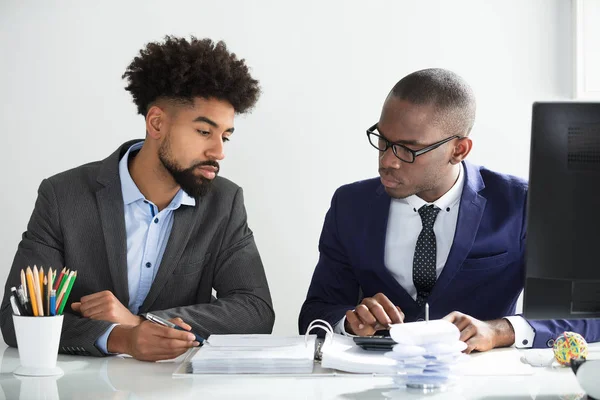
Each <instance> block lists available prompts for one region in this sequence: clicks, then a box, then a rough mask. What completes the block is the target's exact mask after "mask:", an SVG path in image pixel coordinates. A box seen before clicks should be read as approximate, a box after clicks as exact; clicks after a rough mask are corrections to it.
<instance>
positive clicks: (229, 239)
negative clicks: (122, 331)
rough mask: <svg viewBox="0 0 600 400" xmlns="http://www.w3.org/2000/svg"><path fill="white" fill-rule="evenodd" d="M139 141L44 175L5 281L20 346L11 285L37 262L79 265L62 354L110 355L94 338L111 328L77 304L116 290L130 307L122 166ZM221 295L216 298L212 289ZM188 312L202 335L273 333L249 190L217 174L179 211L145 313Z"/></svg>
mask: <svg viewBox="0 0 600 400" xmlns="http://www.w3.org/2000/svg"><path fill="white" fill-rule="evenodd" d="M135 142H136V141H131V142H128V143H125V144H123V145H122V146H121V147H120V148H119V149H118V150H117V151H115V152H114V153H113V154H112V155H110V156H109V157H108V158H106V159H105V160H103V161H99V162H93V163H90V164H86V165H83V166H80V167H78V168H75V169H72V170H69V171H66V172H62V173H60V174H58V175H55V176H53V177H51V178H48V179H45V180H43V181H42V183H41V185H40V188H39V190H38V198H37V201H36V204H35V208H34V210H33V214H32V216H31V219H30V221H29V224H28V226H27V231H26V232H25V233H24V234H23V238H22V240H21V243H20V244H19V247H18V250H17V254H16V255H15V259H14V261H13V264H12V268H11V270H10V273H9V275H8V280H7V282H6V286H5V288H4V298H3V300H2V307H1V309H0V326H1V328H2V334H3V336H4V341H5V342H6V343H7V344H8V345H9V346H13V347H14V346H16V345H17V343H16V339H15V332H14V327H13V321H12V316H11V314H12V312H11V307H10V302H9V296H10V287H11V286H18V285H19V283H20V278H19V274H20V271H21V269H22V268H26V267H27V266H32V267H33V265H34V264H35V265H37V266H38V267H40V266H43V267H44V269H45V270H47V269H48V267H53V268H59V269H62V267H63V266H66V267H67V268H70V269H74V270H77V280H76V281H75V285H74V286H73V289H72V292H71V296H70V298H69V302H68V304H67V306H66V307H65V311H64V314H65V317H64V323H63V330H62V336H61V343H60V351H61V352H64V353H70V354H83V355H96V356H101V355H103V353H102V352H101V351H100V350H99V349H97V348H96V346H95V345H94V343H95V341H96V339H98V337H99V336H100V335H101V334H102V333H104V332H105V331H106V329H107V328H108V327H109V326H110V325H111V323H110V322H105V321H95V320H91V319H87V318H82V317H80V316H79V315H78V314H75V313H74V312H73V311H72V310H71V307H70V303H71V302H74V301H79V299H80V298H81V297H82V296H85V295H88V294H91V293H95V292H100V291H103V290H110V291H112V292H113V293H114V295H115V296H116V297H117V298H118V299H119V300H120V301H121V303H122V304H124V305H125V306H127V304H129V289H128V283H127V246H126V233H125V218H124V208H123V197H122V192H121V182H120V179H119V169H118V164H119V160H120V159H121V157H122V156H123V155H124V154H125V152H126V151H127V149H128V148H129V147H130V146H131V145H132V144H133V143H135ZM213 288H214V289H215V291H216V293H217V300H216V301H215V300H214V299H213V301H211V299H212V296H211V294H212V289H213ZM148 311H152V312H154V313H156V314H157V315H159V316H162V317H165V318H172V317H181V318H182V319H183V320H184V321H186V322H187V323H189V324H190V325H191V326H192V328H193V329H194V330H195V331H196V332H197V333H198V334H200V335H202V336H203V337H207V336H209V335H210V334H211V333H271V331H272V329H273V323H274V320H275V314H274V312H273V306H272V303H271V295H270V293H269V287H268V284H267V279H266V276H265V272H264V268H263V265H262V262H261V259H260V256H259V254H258V250H257V248H256V244H255V243H254V238H253V235H252V231H251V230H250V229H249V228H248V225H247V223H246V211H245V208H244V200H243V195H242V189H241V188H240V187H238V186H237V185H235V184H234V183H232V182H230V181H228V180H227V179H224V178H221V177H217V178H216V179H215V181H214V184H213V188H212V190H211V192H210V193H209V194H208V195H206V196H205V197H203V198H201V199H199V200H197V202H196V206H195V207H189V206H182V207H180V208H179V209H177V210H176V211H175V213H174V222H173V229H172V231H171V236H170V237H169V239H168V243H167V247H166V250H165V253H164V256H163V258H162V261H161V264H160V267H159V270H158V272H157V274H156V278H155V279H154V282H153V284H152V287H151V288H150V291H149V293H148V296H147V297H146V299H145V300H144V303H143V304H142V306H141V308H140V313H143V312H148Z"/></svg>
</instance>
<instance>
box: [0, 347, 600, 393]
mask: <svg viewBox="0 0 600 400" xmlns="http://www.w3.org/2000/svg"><path fill="white" fill-rule="evenodd" d="M594 347H595V350H596V351H595V352H594V354H595V355H598V354H599V353H598V352H597V350H600V346H597V345H594ZM507 352H513V353H515V354H512V355H513V356H517V357H518V354H516V352H518V350H515V349H499V350H494V351H492V352H488V353H482V354H485V355H486V357H487V361H488V362H489V361H494V360H496V359H497V360H498V362H500V363H502V362H505V361H503V360H506V359H507V358H506V355H510V354H508V353H507ZM0 354H1V355H2V359H1V362H0V387H1V391H0V399H11V400H12V399H20V400H25V399H59V398H60V399H170V398H173V399H237V398H242V399H243V398H248V399H400V398H402V399H413V398H429V399H436V400H445V399H474V398H477V399H480V398H488V399H491V398H493V399H568V400H575V399H580V398H583V397H584V394H583V391H582V389H581V387H580V386H579V384H578V383H577V380H576V378H575V376H574V375H573V373H572V372H571V371H570V369H568V368H551V367H547V368H534V370H533V373H532V374H531V375H520V376H515V375H512V376H511V375H496V376H463V377H461V378H460V379H459V380H458V382H457V383H456V384H455V385H453V386H452V387H450V388H449V389H448V390H447V391H445V392H440V393H434V394H428V395H423V394H422V393H417V392H413V391H409V390H407V389H406V388H401V387H398V386H396V385H395V384H394V382H393V379H392V378H389V377H372V376H356V375H353V376H348V375H345V376H332V377H255V376H252V377H249V376H239V375H238V376H218V377H214V376H201V375H193V376H190V377H185V378H174V377H173V376H172V373H173V371H175V369H176V368H177V366H178V365H179V364H176V363H173V362H163V363H148V362H141V361H137V360H134V359H131V358H122V357H106V358H93V357H82V356H68V355H59V356H58V366H60V367H61V368H62V369H63V371H64V375H63V376H61V377H57V378H24V377H17V376H15V375H13V373H12V372H13V371H14V370H15V369H16V368H17V367H18V366H19V356H18V352H17V350H16V349H13V348H0ZM513 359H514V357H513ZM516 359H518V358H516ZM513 367H514V366H513ZM509 369H511V366H510V365H506V368H505V371H506V370H509Z"/></svg>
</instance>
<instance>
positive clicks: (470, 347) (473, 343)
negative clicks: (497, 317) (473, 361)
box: [463, 337, 479, 354]
mask: <svg viewBox="0 0 600 400" xmlns="http://www.w3.org/2000/svg"><path fill="white" fill-rule="evenodd" d="M478 342H479V340H478V339H477V338H476V337H473V338H471V339H469V340H467V341H466V342H465V343H467V348H466V349H464V350H463V353H465V354H471V352H473V351H474V350H477V345H478Z"/></svg>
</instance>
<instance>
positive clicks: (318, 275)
mask: <svg viewBox="0 0 600 400" xmlns="http://www.w3.org/2000/svg"><path fill="white" fill-rule="evenodd" d="M338 197H339V190H338V191H337V192H336V193H335V194H334V195H333V199H332V200H331V207H330V208H329V211H328V212H327V215H326V216H325V222H324V224H323V230H322V232H321V237H320V239H319V261H318V262H317V266H316V268H315V271H314V273H313V277H312V281H311V283H310V286H309V289H308V294H307V296H306V300H305V302H304V304H303V305H302V309H301V310H300V317H299V319H298V328H299V331H300V333H301V334H304V333H305V332H306V328H307V327H308V325H309V324H310V323H311V322H312V321H313V320H315V319H324V320H326V321H327V322H329V323H330V324H331V325H332V326H333V325H335V324H336V323H338V322H339V321H340V320H341V319H342V318H343V317H344V315H345V314H346V311H347V310H352V309H354V307H356V304H357V301H358V296H359V284H358V281H357V280H356V277H355V275H354V272H353V269H352V266H351V265H350V262H349V261H348V254H347V251H346V249H345V247H344V244H343V243H342V241H341V240H340V235H339V231H338V221H337V212H338V211H339V208H338Z"/></svg>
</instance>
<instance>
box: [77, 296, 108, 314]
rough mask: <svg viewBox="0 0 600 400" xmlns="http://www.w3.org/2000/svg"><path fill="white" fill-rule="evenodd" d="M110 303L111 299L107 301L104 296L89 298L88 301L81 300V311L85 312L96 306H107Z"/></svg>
mask: <svg viewBox="0 0 600 400" xmlns="http://www.w3.org/2000/svg"><path fill="white" fill-rule="evenodd" d="M109 304H112V303H111V302H110V301H106V300H104V299H102V298H95V299H92V300H88V301H82V302H81V312H82V313H85V312H86V311H87V310H90V309H92V308H96V307H103V308H107V307H108V305H109Z"/></svg>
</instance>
